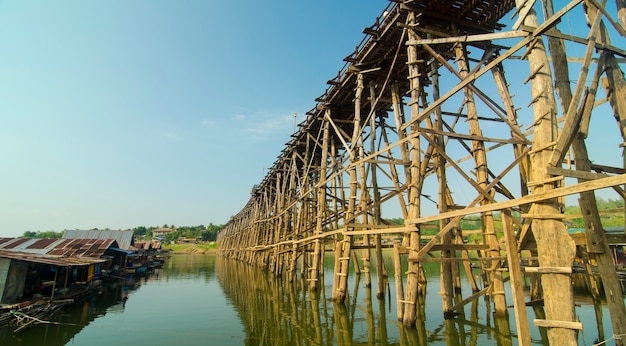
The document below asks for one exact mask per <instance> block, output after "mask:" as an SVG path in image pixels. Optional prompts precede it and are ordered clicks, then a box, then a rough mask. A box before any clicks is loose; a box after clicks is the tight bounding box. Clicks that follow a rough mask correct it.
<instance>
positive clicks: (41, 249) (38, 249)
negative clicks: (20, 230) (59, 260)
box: [0, 238, 61, 255]
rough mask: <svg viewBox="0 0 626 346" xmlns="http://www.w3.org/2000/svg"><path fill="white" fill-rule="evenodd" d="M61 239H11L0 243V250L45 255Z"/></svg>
mask: <svg viewBox="0 0 626 346" xmlns="http://www.w3.org/2000/svg"><path fill="white" fill-rule="evenodd" d="M59 242H61V239H56V238H53V239H40V238H12V239H10V240H7V241H5V242H2V243H0V250H7V251H19V252H26V253H37V254H41V255H45V254H47V253H48V251H50V250H51V249H53V248H54V246H55V244H57V243H59Z"/></svg>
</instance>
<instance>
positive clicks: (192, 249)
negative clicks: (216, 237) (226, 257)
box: [163, 242, 217, 253]
mask: <svg viewBox="0 0 626 346" xmlns="http://www.w3.org/2000/svg"><path fill="white" fill-rule="evenodd" d="M163 249H166V250H170V251H171V252H173V253H208V252H213V251H214V250H216V249H217V243H215V242H214V243H212V244H210V243H199V244H163Z"/></svg>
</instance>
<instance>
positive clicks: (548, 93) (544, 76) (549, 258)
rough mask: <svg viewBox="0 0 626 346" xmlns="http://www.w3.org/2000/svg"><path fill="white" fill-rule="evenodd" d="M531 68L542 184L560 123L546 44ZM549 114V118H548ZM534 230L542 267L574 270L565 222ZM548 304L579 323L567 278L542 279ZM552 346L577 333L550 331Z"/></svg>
mask: <svg viewBox="0 0 626 346" xmlns="http://www.w3.org/2000/svg"><path fill="white" fill-rule="evenodd" d="M516 3H517V5H518V6H521V5H523V0H516ZM524 24H526V25H528V26H534V27H538V26H539V25H538V20H537V15H536V13H535V12H534V10H531V11H529V13H528V15H527V16H526V19H525V21H524ZM528 62H529V65H530V66H529V68H530V70H531V71H533V70H535V68H537V67H538V66H541V65H543V66H544V71H542V72H540V73H538V74H537V75H536V76H535V78H533V80H532V82H531V84H532V95H533V97H535V96H537V95H539V94H542V96H541V97H540V98H538V99H537V100H536V102H535V103H534V104H533V111H534V115H535V119H538V118H541V119H542V121H540V122H538V123H537V124H536V126H535V127H534V131H533V148H546V149H544V150H541V151H538V152H536V153H535V154H534V155H532V156H531V162H532V167H533V168H532V171H531V175H530V180H531V181H539V180H542V179H546V178H549V177H548V176H547V175H546V173H545V168H544V167H546V166H547V164H548V161H549V158H550V155H551V154H552V150H551V149H550V148H551V147H546V144H548V143H550V142H552V141H554V138H555V132H556V126H557V124H558V123H557V121H556V117H555V109H556V104H555V101H554V99H553V92H552V85H553V82H552V78H551V73H550V70H549V69H548V68H547V67H548V66H549V65H548V63H549V62H548V58H547V55H546V52H545V48H544V46H543V42H542V41H537V42H536V43H535V44H534V45H533V46H532V48H530V47H529V53H528ZM546 113H548V114H549V115H547V116H546ZM551 189H553V187H552V185H550V184H546V185H539V186H535V187H533V188H532V194H538V193H545V192H549V191H550V190H551ZM559 210H560V205H559V201H558V199H556V198H555V199H551V200H546V201H544V202H542V203H537V204H536V205H534V206H533V211H534V213H536V214H559ZM532 231H533V234H534V236H535V240H536V242H537V250H538V251H537V252H538V260H539V264H540V266H561V267H571V266H572V262H573V260H574V255H575V245H574V242H573V240H572V239H571V238H570V237H569V235H568V234H567V232H566V230H565V226H564V225H563V222H562V221H561V220H554V219H533V221H532ZM541 281H542V286H543V295H544V298H545V299H544V302H545V311H546V318H547V319H550V320H559V321H572V322H573V321H575V319H576V315H575V313H574V297H573V292H572V290H571V285H570V279H569V276H567V275H562V274H546V275H543V276H542V277H541ZM548 337H549V341H550V344H553V345H575V344H577V341H576V333H575V331H574V330H573V329H568V328H551V329H550V330H549V331H548Z"/></svg>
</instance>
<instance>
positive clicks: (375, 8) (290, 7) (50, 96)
mask: <svg viewBox="0 0 626 346" xmlns="http://www.w3.org/2000/svg"><path fill="white" fill-rule="evenodd" d="M387 4H388V2H387V1H384V0H341V1H332V0H321V1H297V2H294V1H284V0H280V1H279V0H268V1H263V2H260V1H210V0H197V1H191V0H181V1H158V0H150V1H148V0H142V1H139V0H133V1H121V0H119V1H18V0H7V1H0V57H1V58H0V159H1V161H2V169H0V236H18V235H21V234H22V233H23V232H24V231H47V230H55V231H60V230H63V229H75V228H94V227H98V228H107V227H108V228H112V229H120V228H132V227H136V226H142V225H143V226H160V225H163V224H174V225H198V224H208V223H210V222H212V223H215V224H220V223H225V222H226V221H227V220H228V219H229V218H230V216H231V215H234V214H236V213H237V212H238V211H239V210H240V209H241V207H242V206H243V205H245V203H246V202H247V201H248V199H249V196H250V195H249V193H250V190H251V188H252V186H253V185H254V184H257V183H259V182H260V181H261V179H262V178H263V175H264V168H267V167H270V166H271V164H272V163H273V162H274V161H275V160H276V157H277V156H278V154H279V153H280V150H281V149H282V148H283V146H284V143H286V142H287V141H288V140H289V139H290V137H289V135H290V134H291V133H292V131H293V125H294V116H293V114H294V113H298V114H299V116H298V118H297V120H298V122H300V121H302V120H304V116H305V112H306V111H308V110H310V109H311V108H313V107H314V106H315V101H314V100H315V98H316V97H318V96H320V95H321V94H323V92H324V90H325V89H326V87H327V85H326V81H327V80H329V79H331V78H332V77H334V76H335V75H336V73H337V71H339V69H340V68H341V67H342V66H343V61H342V59H343V58H344V57H345V56H347V55H348V54H350V53H351V52H352V51H353V50H354V47H355V46H356V45H357V44H358V43H359V42H360V41H361V39H362V38H363V34H362V33H361V30H362V29H363V28H364V27H366V26H369V25H371V24H372V23H373V22H374V20H375V18H376V16H378V15H380V14H381V12H382V11H383V9H384V8H385V7H386V6H387Z"/></svg>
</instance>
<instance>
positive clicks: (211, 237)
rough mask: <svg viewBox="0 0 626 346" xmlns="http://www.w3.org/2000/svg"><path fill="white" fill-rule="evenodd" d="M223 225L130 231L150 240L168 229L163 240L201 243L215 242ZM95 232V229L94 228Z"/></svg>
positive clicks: (48, 233)
mask: <svg viewBox="0 0 626 346" xmlns="http://www.w3.org/2000/svg"><path fill="white" fill-rule="evenodd" d="M222 227H223V225H214V224H213V223H209V225H208V226H204V225H198V226H179V227H176V226H174V225H171V226H168V225H163V226H161V227H156V226H152V227H145V226H139V227H135V228H133V229H132V231H133V234H135V235H139V236H145V237H147V238H152V231H153V230H155V229H158V228H170V229H173V230H174V231H173V232H171V233H169V234H168V235H167V236H166V237H165V238H166V239H167V240H170V241H175V240H176V239H178V238H191V239H200V240H202V241H215V240H216V239H217V233H219V231H220V230H221V229H222ZM94 230H97V228H94ZM63 232H64V231H61V232H55V231H45V232H41V231H37V232H34V231H26V232H24V234H22V237H24V238H62V237H63Z"/></svg>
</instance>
